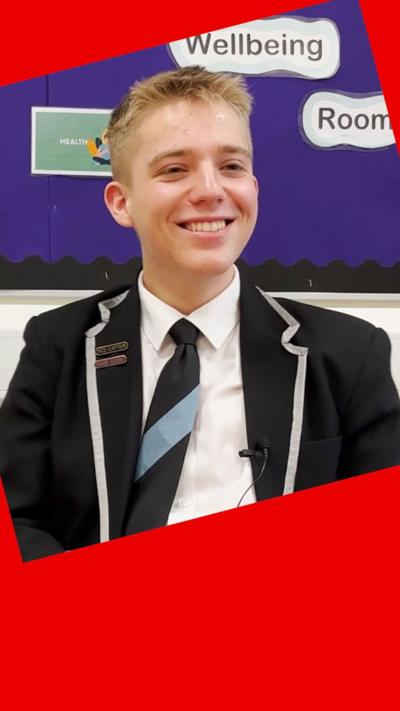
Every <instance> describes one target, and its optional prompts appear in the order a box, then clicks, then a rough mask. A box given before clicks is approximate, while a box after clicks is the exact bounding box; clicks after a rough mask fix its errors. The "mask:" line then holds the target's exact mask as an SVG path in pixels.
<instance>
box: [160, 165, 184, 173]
mask: <svg viewBox="0 0 400 711" xmlns="http://www.w3.org/2000/svg"><path fill="white" fill-rule="evenodd" d="M184 171H185V168H184V167H183V166H182V165H167V166H166V167H165V168H162V169H161V171H160V173H161V175H175V174H178V173H183V172H184Z"/></svg>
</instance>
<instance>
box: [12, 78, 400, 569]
mask: <svg viewBox="0 0 400 711" xmlns="http://www.w3.org/2000/svg"><path fill="white" fill-rule="evenodd" d="M250 108H251V98H250V96H249V94H248V92H247V90H246V87H245V84H244V82H243V80H242V79H241V78H240V77H234V76H229V75H226V74H222V73H211V72H208V71H206V70H204V69H202V68H200V67H189V68H185V69H179V70H176V71H172V72H165V73H162V74H159V75H156V76H154V77H150V78H149V79H146V80H144V81H143V82H140V83H138V84H136V85H135V86H134V87H133V88H132V89H131V90H130V92H129V94H128V95H127V96H126V97H125V99H124V100H123V101H122V103H121V104H120V106H119V107H117V108H116V109H115V111H114V112H113V114H112V117H111V120H110V125H109V128H108V142H109V147H110V155H111V164H112V170H113V180H112V181H111V182H110V183H109V184H108V185H107V187H106V189H105V201H106V205H107V207H108V209H109V210H110V212H111V214H112V216H113V217H114V219H115V220H116V221H117V222H118V224H120V225H121V226H123V227H128V228H134V229H135V230H136V233H137V235H138V238H139V240H140V244H141V249H142V257H143V270H142V271H140V273H139V274H135V275H133V276H134V283H133V285H132V286H130V287H123V288H119V289H116V290H114V291H113V292H109V293H107V294H104V293H103V294H100V295H97V296H95V297H93V298H90V299H86V300H84V301H81V302H76V303H74V304H71V305H68V306H66V307H63V308H62V309H58V310H56V311H52V312H50V313H47V314H42V315H41V316H40V317H38V318H35V319H32V320H31V321H30V322H29V324H28V326H27V328H26V333H25V338H26V347H25V349H24V351H23V353H22V355H21V361H20V364H19V366H18V368H17V371H16V373H15V375H14V378H13V380H12V383H11V385H10V388H9V392H8V394H7V397H6V399H5V402H4V405H3V408H2V410H1V413H0V471H1V472H2V474H3V480H4V484H5V488H6V493H7V497H8V500H9V504H10V508H11V511H12V514H13V518H14V523H15V527H16V532H17V536H18V540H19V544H20V547H21V551H22V555H23V558H24V560H31V559H33V558H37V557H41V556H44V555H51V554H53V553H58V552H62V551H64V550H68V549H72V548H78V547H80V546H85V545H88V544H92V543H96V542H98V541H105V540H108V539H109V538H117V537H119V536H124V535H128V534H131V533H135V532H139V531H143V530H147V529H150V528H154V527H157V526H162V525H166V524H169V523H175V522H178V521H183V520H185V519H188V518H193V517H196V516H202V515H206V514H209V513H213V512H216V511H220V510H223V509H227V508H233V507H235V506H238V505H239V504H244V503H252V502H255V501H257V500H261V499H265V498H269V497H273V496H279V495H281V494H283V493H290V492H293V491H296V490H300V489H304V488H308V487H311V486H315V485H318V484H323V483H326V482H331V481H335V480H336V479H340V478H343V477H347V476H351V475H355V474H360V473H363V472H367V471H373V470H376V469H380V468H384V467H389V466H392V465H396V464H399V463H400V406H399V399H398V395H397V393H396V390H395V387H394V384H393V381H392V379H391V375H390V368H389V356H390V347H389V341H388V338H387V336H386V335H385V334H384V332H383V331H381V330H380V329H376V328H374V327H373V326H372V325H371V324H368V323H366V322H363V321H360V320H358V319H354V318H350V317H346V316H343V315H341V314H338V313H333V312H327V311H324V310H322V309H318V308H315V307H310V306H306V305H302V304H297V303H295V302H291V301H288V300H284V299H280V300H275V299H272V298H271V297H269V296H268V295H267V294H265V293H264V292H262V291H261V290H260V289H259V288H258V287H257V286H256V285H255V284H254V283H253V280H252V274H251V269H250V268H249V267H246V266H245V265H240V266H239V269H238V267H237V266H236V265H235V262H236V260H237V258H238V257H239V255H240V253H241V252H242V250H243V248H244V247H245V245H246V244H247V242H248V240H249V239H250V236H251V234H252V231H253V229H254V226H255V223H256V219H257V193H258V187H257V181H256V178H255V177H254V175H253V170H252V144H251V136H250V129H249V115H250ZM272 238H273V236H271V239H272ZM239 270H240V271H239ZM247 448H248V450H247V454H248V455H249V456H248V457H240V456H239V450H246V449H247ZM242 454H243V452H242Z"/></svg>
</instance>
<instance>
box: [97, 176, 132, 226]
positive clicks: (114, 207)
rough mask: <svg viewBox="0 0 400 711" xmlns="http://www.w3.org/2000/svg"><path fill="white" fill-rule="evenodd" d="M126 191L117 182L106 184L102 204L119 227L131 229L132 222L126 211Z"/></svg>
mask: <svg viewBox="0 0 400 711" xmlns="http://www.w3.org/2000/svg"><path fill="white" fill-rule="evenodd" d="M127 199H128V196H127V190H126V188H125V187H124V186H123V185H122V183H119V182H118V181H117V180H112V181H111V183H107V185H106V187H105V190H104V202H105V203H106V205H107V207H108V209H109V211H110V212H111V215H112V216H113V218H114V220H115V221H116V222H118V224H119V225H121V227H133V226H134V225H133V221H132V218H131V216H130V214H129V211H128V209H127Z"/></svg>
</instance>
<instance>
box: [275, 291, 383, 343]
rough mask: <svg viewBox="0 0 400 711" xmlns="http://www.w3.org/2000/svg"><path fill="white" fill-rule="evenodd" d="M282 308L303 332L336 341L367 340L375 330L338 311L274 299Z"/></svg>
mask: <svg viewBox="0 0 400 711" xmlns="http://www.w3.org/2000/svg"><path fill="white" fill-rule="evenodd" d="M275 301H277V302H278V303H279V304H281V306H283V308H284V309H285V310H286V311H287V312H288V313H289V314H290V315H291V316H292V317H293V318H295V319H296V321H298V322H299V324H300V327H301V329H302V330H303V331H307V332H308V333H310V335H311V334H313V333H320V334H324V336H328V335H331V336H332V337H333V338H335V339H336V340H337V339H342V340H343V339H347V338H349V339H350V340H352V341H353V340H354V339H355V338H362V339H367V340H369V339H370V338H371V336H372V335H373V333H374V332H375V331H376V330H377V329H376V326H374V325H373V324H372V323H370V322H369V321H365V320H364V319H362V318H359V317H358V316H351V315H349V314H343V313H341V312H340V311H335V310H333V309H326V308H323V307H321V306H314V305H312V304H304V303H301V302H299V301H294V300H292V299H286V298H277V299H275Z"/></svg>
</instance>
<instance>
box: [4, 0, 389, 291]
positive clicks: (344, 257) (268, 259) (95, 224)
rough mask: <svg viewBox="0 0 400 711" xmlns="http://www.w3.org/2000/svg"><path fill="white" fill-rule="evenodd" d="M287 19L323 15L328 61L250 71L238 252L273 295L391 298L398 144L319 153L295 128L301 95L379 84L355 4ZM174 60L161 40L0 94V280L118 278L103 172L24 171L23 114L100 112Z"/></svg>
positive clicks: (366, 91)
mask: <svg viewBox="0 0 400 711" xmlns="http://www.w3.org/2000/svg"><path fill="white" fill-rule="evenodd" d="M282 17H283V16H282ZM290 17H298V18H307V19H309V20H315V19H318V18H325V19H329V20H331V21H333V23H335V24H336V26H337V29H338V31H339V37H340V66H339V68H338V70H337V71H336V72H335V73H334V74H333V76H331V77H329V78H325V79H318V80H313V79H309V78H301V77H299V76H276V75H258V76H248V79H247V80H248V85H249V87H250V90H251V92H252V94H253V95H254V98H255V107H254V113H253V117H252V131H253V138H254V152H255V173H256V175H257V177H258V180H259V183H260V215H259V220H258V224H257V227H256V230H255V232H254V235H253V237H252V239H251V241H250V243H249V245H248V246H247V248H246V250H245V252H244V254H243V257H244V258H245V260H246V261H247V262H249V263H250V264H252V265H258V270H259V274H260V282H262V285H265V286H266V287H267V288H270V289H271V290H276V289H279V290H293V289H294V290H296V291H297V290H301V291H310V290H311V291H313V290H314V291H315V290H316V291H338V292H339V291H351V292H355V291H369V292H371V291H377V292H398V291H400V288H399V287H400V269H399V264H400V239H399V238H400V230H399V226H400V172H399V162H398V154H397V150H396V146H395V145H390V146H388V147H385V148H380V149H374V150H371V149H367V150H356V149H355V148H354V147H350V146H339V147H336V148H333V149H332V148H326V149H323V148H320V147H319V148H318V147H317V146H315V145H312V144H310V142H309V141H307V140H305V138H304V135H303V134H302V130H301V126H299V116H301V110H302V107H303V105H304V102H305V101H306V99H307V97H309V96H310V94H313V93H315V92H340V93H341V94H347V95H352V94H355V95H357V96H360V95H370V94H379V92H381V87H380V83H379V79H378V76H377V73H376V69H375V65H374V61H373V58H372V54H371V49H370V46H369V41H368V37H367V34H366V30H365V26H364V23H363V19H362V15H361V11H360V8H359V6H358V3H357V1H356V0H332V2H330V3H324V4H323V5H316V6H313V7H309V8H306V9H303V10H299V11H297V12H292V13H290ZM175 66H176V63H175V61H174V59H173V54H172V52H171V48H170V47H169V46H164V45H163V46H159V47H155V48H151V49H148V50H144V51H141V52H137V53H134V54H129V55H125V56H122V57H117V58H114V59H110V60H107V61H103V62H98V63H94V64H90V65H87V66H83V67H78V68H76V69H71V70H68V71H64V72H59V73H56V74H52V75H49V76H47V77H42V78H40V79H36V80H32V81H25V82H22V83H19V84H15V85H11V86H7V87H3V88H1V89H0V108H1V111H0V125H1V135H2V166H3V174H4V178H3V180H2V190H1V193H0V288H85V287H87V288H105V287H107V286H110V285H111V286H113V285H115V284H117V283H122V282H126V281H129V273H130V270H131V268H132V259H135V258H137V257H138V255H139V254H140V250H139V245H138V241H137V239H136V237H135V235H134V234H133V233H132V232H129V231H127V230H124V229H123V228H120V227H118V226H117V225H116V224H115V223H114V222H113V220H112V218H111V217H110V215H109V214H108V212H107V210H106V208H105V206H104V203H103V190H104V184H105V179H104V178H83V177H65V176H42V175H31V174H30V150H31V147H30V109H31V106H33V105H34V106H54V107H81V108H105V109H108V108H112V107H114V106H115V105H116V104H117V103H119V101H120V99H121V97H122V95H123V94H125V93H126V91H127V89H128V87H129V86H130V85H131V84H132V83H133V81H134V80H135V79H141V78H144V77H146V76H149V75H151V74H153V73H155V72H158V71H162V70H166V69H172V68H174V67H175ZM300 123H301V121H300Z"/></svg>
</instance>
